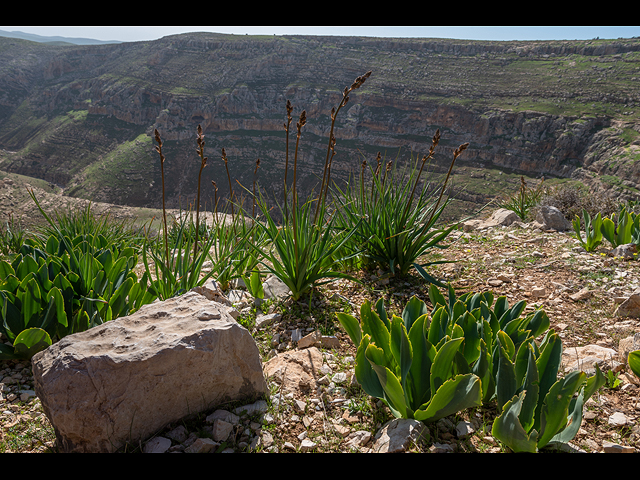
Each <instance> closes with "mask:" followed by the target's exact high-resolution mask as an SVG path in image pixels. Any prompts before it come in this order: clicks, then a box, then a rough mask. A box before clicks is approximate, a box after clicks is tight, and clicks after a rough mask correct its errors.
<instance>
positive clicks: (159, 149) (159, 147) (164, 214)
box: [155, 128, 169, 261]
mask: <svg viewBox="0 0 640 480" xmlns="http://www.w3.org/2000/svg"><path fill="white" fill-rule="evenodd" d="M155 136H156V142H158V145H157V146H156V152H158V154H159V155H160V176H161V177H162V225H163V227H164V250H165V258H166V260H167V261H168V260H169V245H168V243H167V211H166V209H165V205H164V196H165V193H164V155H163V154H162V139H161V138H160V133H159V132H158V129H157V128H156V129H155Z"/></svg>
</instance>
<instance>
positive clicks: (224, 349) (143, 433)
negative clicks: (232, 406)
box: [32, 291, 267, 452]
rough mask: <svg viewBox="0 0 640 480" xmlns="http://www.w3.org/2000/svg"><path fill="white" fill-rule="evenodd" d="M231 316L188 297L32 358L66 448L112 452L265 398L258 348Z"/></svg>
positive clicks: (76, 337) (60, 443)
mask: <svg viewBox="0 0 640 480" xmlns="http://www.w3.org/2000/svg"><path fill="white" fill-rule="evenodd" d="M228 312H229V307H228V306H225V305H223V304H220V303H217V302H214V301H211V300H209V299H207V298H206V297H205V296H203V295H200V294H198V293H197V292H194V291H191V292H188V293H186V294H185V295H182V296H180V297H177V298H173V299H170V300H167V301H165V302H154V303H152V304H150V305H145V306H143V307H142V308H141V309H140V310H139V311H138V312H136V313H135V314H133V315H130V316H128V317H123V318H119V319H116V320H113V321H110V322H107V323H105V324H103V325H100V326H98V327H94V328H92V329H90V330H88V331H86V332H82V333H77V334H74V335H69V336H67V337H65V338H63V339H61V340H60V341H59V342H57V343H55V344H54V345H52V346H51V347H49V348H47V349H46V350H44V351H42V352H40V353H38V354H37V355H35V356H34V358H33V359H32V366H33V376H34V383H35V391H36V394H37V395H38V397H39V398H40V400H41V402H42V407H43V410H44V412H45V414H46V415H47V417H48V418H49V420H50V421H51V424H52V425H53V427H54V429H55V432H56V437H57V440H58V446H59V448H60V450H61V451H64V452H113V451H115V450H117V449H118V448H120V447H122V446H123V445H124V444H125V443H126V442H138V441H139V440H142V439H145V438H148V437H149V436H151V435H153V434H154V433H155V432H157V431H158V430H160V429H161V428H163V427H164V426H166V425H167V424H169V423H171V422H175V421H177V420H180V419H181V418H183V417H185V416H187V415H188V414H192V413H196V412H200V411H204V410H207V409H210V408H213V407H214V406H217V405H220V404H223V403H225V402H229V401H234V400H240V399H245V398H251V397H259V396H262V395H263V394H264V393H265V392H266V391H267V384H266V381H265V378H264V374H263V372H262V364H261V361H260V355H259V352H258V348H257V345H256V343H255V341H254V340H253V338H252V337H251V335H250V334H249V332H248V331H247V330H246V329H245V328H243V327H242V326H241V325H239V324H238V323H237V322H236V321H235V320H234V319H233V318H232V317H231V316H230V315H229V313H228Z"/></svg>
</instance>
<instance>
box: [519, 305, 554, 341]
mask: <svg viewBox="0 0 640 480" xmlns="http://www.w3.org/2000/svg"><path fill="white" fill-rule="evenodd" d="M527 318H528V320H529V321H528V323H527V325H526V326H525V327H524V328H525V330H530V331H531V336H532V337H533V338H537V337H538V336H539V335H542V334H543V333H544V332H545V331H547V330H548V329H549V326H550V325H551V322H550V321H549V317H548V316H547V314H546V313H545V311H544V310H537V311H536V312H535V313H534V314H533V315H532V316H531V317H530V318H529V317H527Z"/></svg>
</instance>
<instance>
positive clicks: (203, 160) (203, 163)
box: [193, 125, 207, 258]
mask: <svg viewBox="0 0 640 480" xmlns="http://www.w3.org/2000/svg"><path fill="white" fill-rule="evenodd" d="M196 142H197V144H198V149H197V152H198V155H199V156H200V172H199V173H198V196H197V197H196V241H195V244H194V246H193V256H194V258H195V256H196V254H197V253H198V233H199V230H200V180H201V178H202V170H204V167H206V166H207V157H205V156H204V134H203V133H202V127H201V126H200V125H198V136H197V138H196Z"/></svg>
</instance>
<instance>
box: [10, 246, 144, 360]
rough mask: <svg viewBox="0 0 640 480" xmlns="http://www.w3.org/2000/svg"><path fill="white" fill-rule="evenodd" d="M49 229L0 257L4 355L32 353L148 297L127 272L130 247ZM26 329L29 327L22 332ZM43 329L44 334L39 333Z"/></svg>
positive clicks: (133, 258) (134, 258) (127, 310)
mask: <svg viewBox="0 0 640 480" xmlns="http://www.w3.org/2000/svg"><path fill="white" fill-rule="evenodd" d="M96 237H97V238H94V237H92V236H87V235H79V236H77V237H76V238H74V239H70V238H69V237H62V239H63V240H64V241H62V242H60V241H59V240H58V238H57V237H56V236H54V235H51V236H50V237H49V238H48V239H47V241H46V243H45V244H44V245H42V244H40V243H38V241H37V240H30V241H28V242H26V243H25V244H24V245H23V246H22V247H21V248H20V250H19V251H18V253H17V255H16V256H15V257H14V258H13V260H12V262H11V263H9V262H6V261H0V312H1V320H2V322H1V324H0V331H2V333H3V334H4V335H5V336H6V337H7V338H8V339H9V341H10V342H12V345H13V348H14V350H15V352H12V349H11V348H5V347H2V349H3V352H2V353H3V355H4V356H5V357H7V356H8V357H11V358H13V355H14V353H15V355H18V356H19V355H25V354H27V355H32V354H33V353H35V349H36V347H42V346H44V345H46V344H47V343H46V341H45V340H47V339H48V342H49V343H48V344H49V345H50V344H51V341H52V340H53V339H55V338H62V337H64V336H65V335H68V334H70V333H75V332H78V331H83V330H86V329H88V328H91V327H92V326H94V325H99V324H101V323H104V322H106V321H109V320H111V319H113V318H117V317H120V316H124V315H128V314H129V313H131V312H132V311H135V310H137V309H138V308H139V307H140V306H141V305H142V304H144V303H148V302H150V301H152V300H153V297H150V296H149V295H148V294H147V291H146V288H145V287H144V285H145V284H146V279H143V280H141V281H140V282H138V279H137V277H136V275H135V273H134V272H133V270H132V269H133V267H134V266H135V264H136V263H137V256H136V254H135V253H134V250H133V248H131V247H129V248H126V249H124V250H122V251H121V250H118V249H117V248H116V247H115V246H113V245H112V246H110V247H109V246H108V240H107V239H105V238H104V237H103V236H102V235H97V236H96ZM27 330H29V331H30V332H31V333H29V334H23V332H25V331H27ZM42 332H44V333H46V335H45V334H44V333H42Z"/></svg>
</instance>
